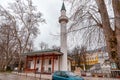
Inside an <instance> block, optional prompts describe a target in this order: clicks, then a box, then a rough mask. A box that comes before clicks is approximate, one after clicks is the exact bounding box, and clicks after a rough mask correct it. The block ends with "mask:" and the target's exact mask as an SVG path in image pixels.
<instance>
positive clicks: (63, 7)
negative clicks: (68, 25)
mask: <svg viewBox="0 0 120 80" xmlns="http://www.w3.org/2000/svg"><path fill="white" fill-rule="evenodd" d="M62 10H65V11H66V9H65V4H64V0H63V4H62V8H61V11H62Z"/></svg>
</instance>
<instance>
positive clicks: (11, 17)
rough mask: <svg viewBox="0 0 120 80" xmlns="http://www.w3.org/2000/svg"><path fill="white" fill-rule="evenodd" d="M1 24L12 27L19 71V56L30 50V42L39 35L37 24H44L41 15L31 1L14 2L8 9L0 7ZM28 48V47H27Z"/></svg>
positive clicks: (20, 58)
mask: <svg viewBox="0 0 120 80" xmlns="http://www.w3.org/2000/svg"><path fill="white" fill-rule="evenodd" d="M0 15H1V18H0V19H1V23H0V24H3V23H5V24H7V25H10V26H12V27H13V30H14V31H13V34H12V36H13V37H14V38H15V39H16V42H17V43H16V46H17V54H18V60H19V69H20V67H21V66H20V64H21V60H22V57H21V54H22V53H24V52H25V51H26V50H28V48H29V50H31V49H30V47H31V46H32V45H33V44H32V41H33V40H34V38H35V37H36V36H37V34H39V29H38V27H39V23H41V22H44V21H45V20H44V19H43V18H42V14H41V13H40V12H38V11H37V9H36V7H35V6H33V3H32V0H26V1H23V0H16V1H15V2H14V3H11V4H9V9H4V8H3V7H2V6H0ZM28 46H29V47H28Z"/></svg>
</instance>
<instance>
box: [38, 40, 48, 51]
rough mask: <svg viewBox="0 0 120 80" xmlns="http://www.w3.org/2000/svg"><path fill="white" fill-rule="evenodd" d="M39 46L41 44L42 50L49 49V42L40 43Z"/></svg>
mask: <svg viewBox="0 0 120 80" xmlns="http://www.w3.org/2000/svg"><path fill="white" fill-rule="evenodd" d="M39 46H40V50H45V49H48V44H47V43H45V42H41V43H39Z"/></svg>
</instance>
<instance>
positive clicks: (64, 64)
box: [59, 2, 68, 71]
mask: <svg viewBox="0 0 120 80" xmlns="http://www.w3.org/2000/svg"><path fill="white" fill-rule="evenodd" d="M59 23H60V25H61V33H60V41H61V42H60V43H61V46H60V47H61V49H60V51H61V52H62V53H63V56H62V57H61V66H60V70H62V71H67V69H68V66H67V30H66V24H67V23H68V17H67V16H66V9H65V5H64V2H63V4H62V8H61V16H60V17H59Z"/></svg>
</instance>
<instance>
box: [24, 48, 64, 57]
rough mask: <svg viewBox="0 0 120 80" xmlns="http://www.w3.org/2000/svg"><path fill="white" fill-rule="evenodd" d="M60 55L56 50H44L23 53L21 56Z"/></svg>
mask: <svg viewBox="0 0 120 80" xmlns="http://www.w3.org/2000/svg"><path fill="white" fill-rule="evenodd" d="M62 54H63V53H62V52H60V50H57V49H46V50H39V51H32V52H27V53H23V54H22V55H28V56H34V55H62Z"/></svg>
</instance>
